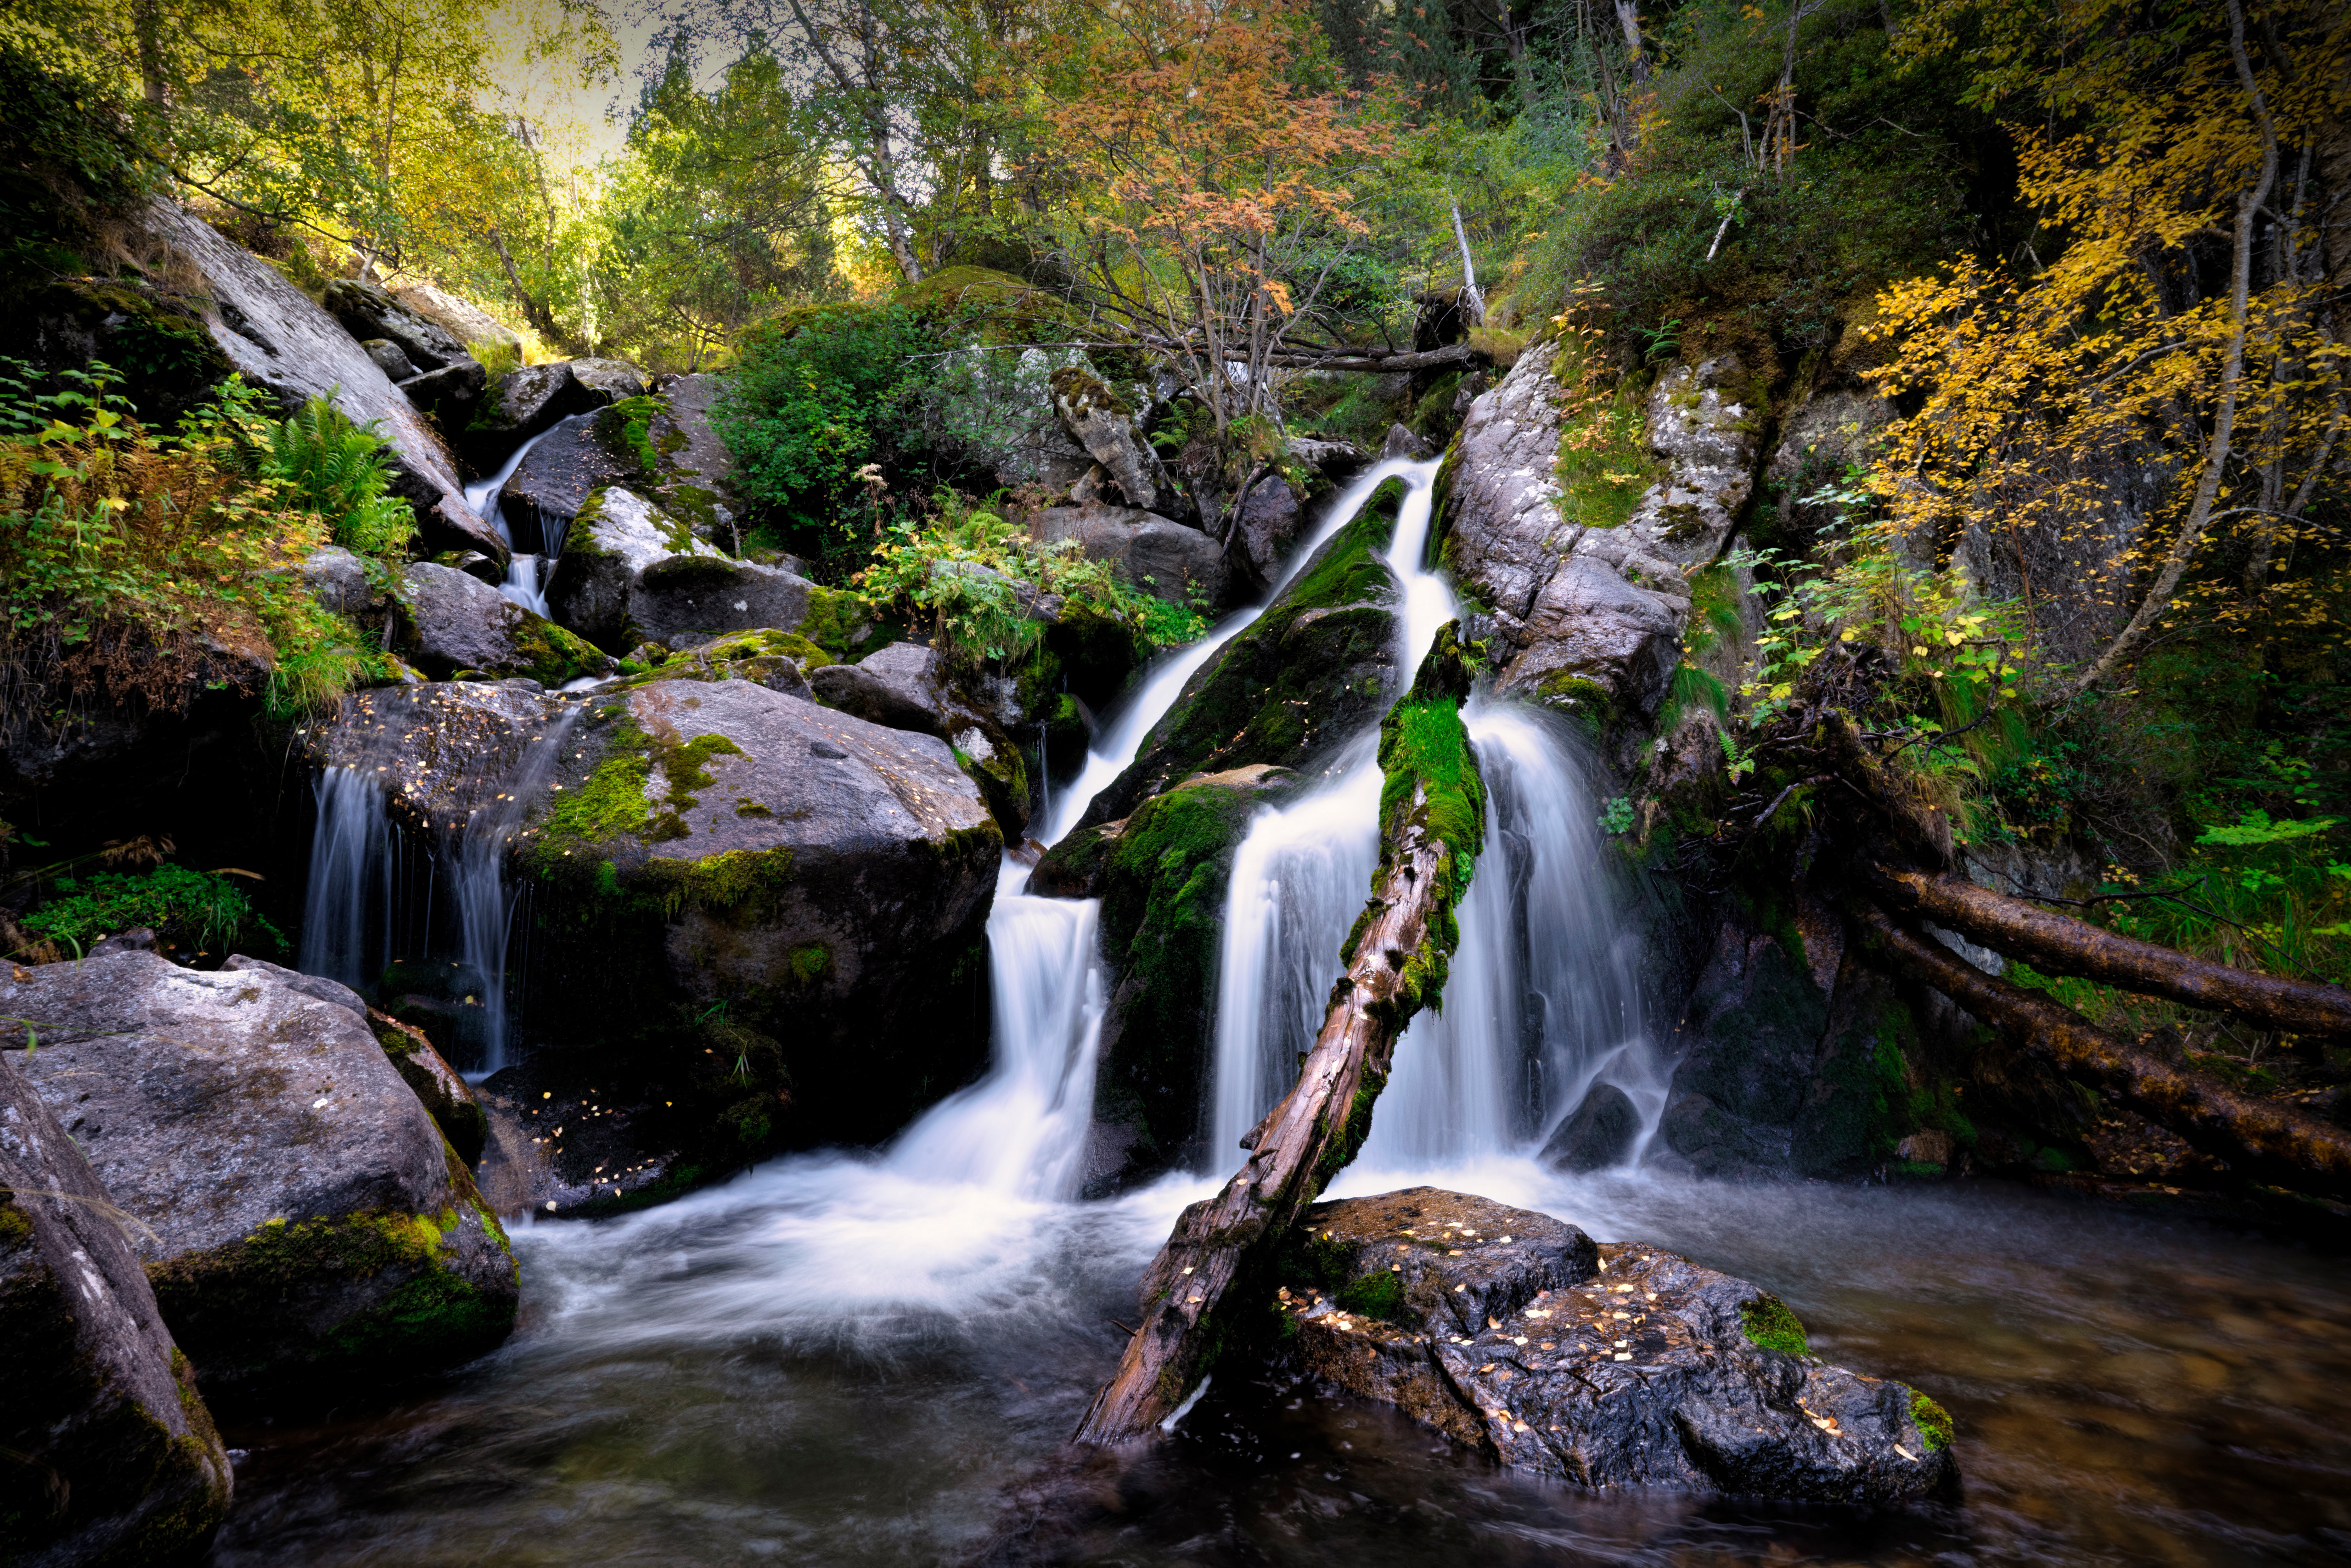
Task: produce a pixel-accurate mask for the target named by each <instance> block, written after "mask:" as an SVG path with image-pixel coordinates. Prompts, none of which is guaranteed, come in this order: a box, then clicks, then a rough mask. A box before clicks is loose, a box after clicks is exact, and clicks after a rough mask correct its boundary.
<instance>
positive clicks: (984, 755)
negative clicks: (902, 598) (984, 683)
mask: <svg viewBox="0 0 2351 1568" xmlns="http://www.w3.org/2000/svg"><path fill="white" fill-rule="evenodd" d="M809 684H810V686H811V688H812V689H813V690H814V691H815V693H816V695H817V697H818V699H819V700H820V701H821V702H823V703H824V704H825V706H828V707H834V708H838V709H840V710H841V712H843V713H848V714H854V715H855V716H858V717H859V718H862V719H864V720H865V721H866V722H867V723H869V724H878V725H881V726H883V727H885V728H888V729H904V730H912V731H914V733H916V734H918V735H932V736H936V737H938V738H940V739H941V740H944V741H946V742H947V744H948V745H949V746H951V747H954V748H955V750H956V753H957V755H958V756H959V757H960V758H963V759H964V761H963V768H964V771H965V772H966V773H967V774H968V775H969V776H970V778H971V780H972V782H973V783H975V784H977V785H978V786H979V789H980V792H981V793H982V794H984V795H986V796H987V804H988V809H989V810H991V811H993V812H994V813H995V814H996V820H997V822H998V825H999V826H1001V827H1002V828H1003V830H1004V836H1005V839H1006V841H1008V842H1010V843H1018V842H1019V841H1020V836H1021V834H1022V832H1023V831H1026V829H1027V828H1028V825H1029V765H1028V762H1027V760H1026V759H1025V758H1023V757H1022V756H1021V752H1020V747H1019V746H1018V745H1016V744H1015V743H1014V742H1013V740H1012V738H1011V737H1010V736H1008V734H1006V733H1005V730H1004V727H1003V725H1002V724H1001V723H1000V722H999V719H998V716H997V715H994V714H991V713H989V712H987V709H986V705H985V704H984V703H983V702H981V701H979V700H977V699H976V697H975V695H973V694H970V693H967V691H966V690H964V689H963V688H964V686H965V685H967V682H965V681H963V680H960V679H959V678H958V673H957V672H956V670H955V669H954V668H953V667H952V666H950V665H949V664H948V663H947V661H946V659H945V658H944V657H942V656H941V655H940V654H939V653H938V652H937V651H936V650H935V649H933V648H929V647H926V646H925V645H924V644H922V643H891V644H889V645H888V646H887V647H884V648H881V649H879V650H877V651H875V652H873V653H868V654H867V655H866V656H865V657H864V658H863V659H862V660H860V661H858V662H857V663H856V664H829V665H826V666H825V667H824V668H822V669H820V670H817V671H815V672H814V673H813V674H810V677H809Z"/></svg>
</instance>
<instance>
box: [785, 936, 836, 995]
mask: <svg viewBox="0 0 2351 1568" xmlns="http://www.w3.org/2000/svg"><path fill="white" fill-rule="evenodd" d="M785 962H786V964H787V966H788V967H789V968H790V971H791V977H792V984H794V985H796V986H800V987H808V986H813V985H815V984H816V983H817V982H818V981H819V980H821V979H823V978H824V977H825V976H827V975H829V974H831V972H832V949H831V948H830V947H828V946H825V945H824V944H823V943H821V942H810V943H808V944H806V945H804V946H799V947H795V948H793V949H792V950H791V951H790V952H789V954H787V955H785Z"/></svg>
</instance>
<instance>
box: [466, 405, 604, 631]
mask: <svg viewBox="0 0 2351 1568" xmlns="http://www.w3.org/2000/svg"><path fill="white" fill-rule="evenodd" d="M595 417H596V416H595V415H594V414H592V413H575V414H573V415H572V416H571V417H570V418H569V419H565V420H559V421H558V422H557V423H554V424H552V425H549V427H548V428H547V429H545V430H543V431H541V432H540V433H539V434H537V435H534V436H532V437H531V438H530V439H529V440H528V441H526V442H524V443H523V444H521V445H520V446H517V447H516V448H515V453H514V455H513V456H511V457H509V458H507V460H506V465H505V466H503V467H501V468H500V469H499V470H498V471H497V472H496V474H494V475H492V476H490V477H489V478H487V479H484V480H481V481H479V482H478V483H475V484H472V485H468V486H465V504H466V505H467V506H469V507H473V508H474V511H475V514H476V515H478V516H479V517H481V519H482V521H484V522H486V523H487V524H489V525H490V527H492V528H496V529H497V530H498V538H502V539H504V540H506V541H507V549H508V550H509V551H511V552H512V553H511V554H509V555H508V557H507V580H506V581H505V582H504V583H502V584H500V585H499V588H498V591H499V592H500V593H503V594H505V595H506V596H507V598H508V599H511V600H513V601H515V602H516V603H517V604H519V605H521V606H522V607H523V608H524V609H525V610H528V611H530V612H532V613H533V614H537V615H544V614H546V613H547V575H548V573H549V571H551V570H554V567H555V558H556V557H557V556H558V555H560V554H561V553H562V551H563V541H562V540H561V539H544V538H542V539H538V540H535V541H533V542H535V543H536V544H538V546H539V548H538V549H537V550H535V551H523V550H517V549H514V544H515V537H514V529H513V528H511V527H510V526H509V525H508V524H507V517H506V507H505V506H504V505H503V504H502V503H501V502H500V500H499V496H500V495H501V493H502V492H504V491H505V489H506V487H507V480H509V479H511V478H513V477H514V474H515V470H516V469H517V468H519V467H521V466H522V460H523V459H524V458H525V457H527V456H528V455H530V449H531V448H532V447H534V446H536V445H538V444H539V443H540V442H542V441H544V440H546V439H547V438H548V437H549V436H550V435H553V434H555V433H556V432H557V431H559V430H562V429H564V428H565V427H566V426H569V425H573V424H578V423H580V422H581V421H583V420H590V419H593V418H595Z"/></svg>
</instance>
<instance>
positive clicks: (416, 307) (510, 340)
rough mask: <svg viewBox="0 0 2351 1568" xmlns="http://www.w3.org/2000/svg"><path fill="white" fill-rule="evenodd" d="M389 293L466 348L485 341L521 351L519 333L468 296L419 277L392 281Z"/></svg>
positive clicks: (517, 351) (520, 336)
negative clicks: (457, 293) (413, 279)
mask: <svg viewBox="0 0 2351 1568" xmlns="http://www.w3.org/2000/svg"><path fill="white" fill-rule="evenodd" d="M392 298H394V299H397V300H399V301H400V302H401V303H402V305H405V306H407V307H408V308H410V309H411V310H413V311H415V312H416V313H417V314H418V315H419V316H422V317H423V318H424V319H426V320H428V321H431V322H432V323H434V325H435V326H437V327H439V328H441V329H443V330H444V331H445V332H447V333H448V334H449V336H450V337H452V338H454V339H455V340H457V341H458V342H460V343H463V344H465V346H466V348H467V349H468V350H470V349H471V348H472V347H473V346H474V345H475V343H489V344H493V345H496V347H499V348H503V349H511V350H514V351H515V352H516V353H517V354H519V353H521V352H522V335H521V334H520V333H518V332H517V331H516V330H515V329H513V328H511V327H509V326H507V324H506V323H505V322H503V321H501V320H499V319H497V318H496V317H495V316H493V315H491V314H490V313H489V312H488V311H486V310H485V309H483V308H481V307H480V306H478V305H476V304H475V303H474V302H473V301H472V300H470V299H465V298H461V297H459V296H457V295H455V294H452V293H450V292H449V291H448V290H447V289H445V288H439V287H434V285H432V284H430V283H425V282H422V281H417V282H407V283H395V284H393V285H392Z"/></svg>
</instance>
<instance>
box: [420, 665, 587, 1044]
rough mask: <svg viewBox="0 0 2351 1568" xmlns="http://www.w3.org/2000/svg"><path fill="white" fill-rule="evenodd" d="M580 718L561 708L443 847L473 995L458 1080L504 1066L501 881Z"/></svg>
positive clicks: (508, 906) (509, 934)
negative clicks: (474, 1006)
mask: <svg viewBox="0 0 2351 1568" xmlns="http://www.w3.org/2000/svg"><path fill="white" fill-rule="evenodd" d="M579 717H580V710H579V709H578V708H577V707H573V706H565V707H564V708H563V709H562V710H561V711H560V712H559V713H557V714H556V715H555V716H553V717H551V718H549V720H548V722H547V727H546V728H545V729H544V730H542V731H540V733H539V735H538V738H537V739H535V740H533V741H532V742H531V743H530V745H529V746H528V747H527V748H526V749H525V750H524V752H523V754H522V757H521V758H520V760H518V761H517V763H516V764H515V767H514V770H513V771H512V772H511V773H509V774H508V775H507V778H506V779H504V780H503V781H502V783H501V788H500V789H497V790H496V792H494V793H493V794H492V795H491V797H490V798H489V799H488V800H485V801H484V802H483V803H482V804H481V805H478V806H476V807H475V808H474V809H473V810H471V811H469V812H467V813H466V815H465V826H464V827H463V828H461V829H459V830H458V831H457V832H456V833H455V835H454V841H452V842H450V843H449V844H448V846H447V847H448V850H449V851H450V852H449V853H448V855H447V857H446V858H447V859H448V860H449V861H450V862H451V871H452V874H451V877H450V883H451V892H452V894H454V896H455V900H456V904H457V952H458V962H459V963H461V964H462V965H464V967H465V970H466V972H467V973H468V974H469V975H471V976H472V977H474V979H475V983H476V984H478V985H479V986H480V987H481V990H480V992H479V994H478V997H477V998H475V999H476V1000H477V1001H478V1004H479V1007H480V1009H481V1010H480V1013H479V1018H480V1020H481V1022H480V1027H479V1029H478V1030H475V1031H470V1032H474V1033H475V1035H476V1038H477V1040H478V1044H479V1046H480V1061H479V1062H478V1064H477V1065H476V1066H475V1068H474V1069H472V1070H471V1071H468V1072H467V1074H466V1076H467V1077H469V1078H481V1077H487V1076H488V1075H489V1074H491V1073H493V1072H496V1071H498V1070H499V1069H500V1068H502V1067H504V1066H506V1065H507V1033H508V1031H509V1030H510V1029H511V1028H512V1027H513V1021H514V1020H513V1018H512V1016H511V1009H510V1008H509V1006H508V1003H509V1000H510V999H512V1000H515V1001H519V999H520V998H509V996H508V991H509V986H508V973H509V965H508V962H507V949H508V946H509V945H510V944H511V942H512V940H513V936H514V916H515V907H516V904H517V902H518V901H519V890H518V889H517V887H516V886H515V885H513V884H512V883H510V882H509V881H508V879H507V859H508V852H509V851H510V850H511V849H512V848H513V845H514V841H515V834H516V833H517V831H519V830H520V829H521V827H522V823H523V818H524V815H525V814H526V813H527V812H528V810H529V808H530V803H531V802H532V801H534V800H538V798H539V797H540V796H542V795H544V794H545V793H546V792H547V787H548V785H549V783H551V782H552V781H553V780H554V776H555V768H556V762H557V759H558V758H559V757H560V755H561V753H562V748H563V744H564V741H565V739H566V738H567V737H569V735H570V733H571V727H572V725H573V724H574V723H576V722H577V721H578V719H579Z"/></svg>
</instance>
